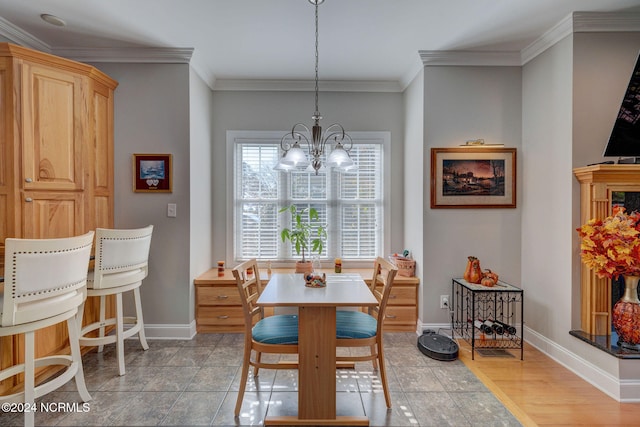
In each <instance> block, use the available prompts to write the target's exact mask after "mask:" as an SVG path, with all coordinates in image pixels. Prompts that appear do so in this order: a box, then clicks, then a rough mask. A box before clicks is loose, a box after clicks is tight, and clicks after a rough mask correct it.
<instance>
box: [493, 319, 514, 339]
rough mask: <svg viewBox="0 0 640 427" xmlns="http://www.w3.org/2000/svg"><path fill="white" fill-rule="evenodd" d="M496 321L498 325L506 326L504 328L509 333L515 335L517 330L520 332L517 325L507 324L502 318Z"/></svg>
mask: <svg viewBox="0 0 640 427" xmlns="http://www.w3.org/2000/svg"><path fill="white" fill-rule="evenodd" d="M495 323H497V324H498V325H500V326H502V327H503V328H504V330H505V331H506V332H507V333H508V334H509V335H515V334H516V332H518V331H517V330H516V328H515V326H511V325H509V324H506V323H504V322H501V321H500V320H496V321H495Z"/></svg>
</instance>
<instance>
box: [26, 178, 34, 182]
mask: <svg viewBox="0 0 640 427" xmlns="http://www.w3.org/2000/svg"><path fill="white" fill-rule="evenodd" d="M24 182H33V179H31V178H25V179H24Z"/></svg>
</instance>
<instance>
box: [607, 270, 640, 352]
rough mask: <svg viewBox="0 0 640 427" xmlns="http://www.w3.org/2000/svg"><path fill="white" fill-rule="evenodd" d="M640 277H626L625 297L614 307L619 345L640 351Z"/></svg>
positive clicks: (614, 322)
mask: <svg viewBox="0 0 640 427" xmlns="http://www.w3.org/2000/svg"><path fill="white" fill-rule="evenodd" d="M638 281H640V276H624V295H622V298H620V300H619V301H618V302H616V304H615V305H614V306H613V312H612V318H613V328H614V329H615V331H616V332H617V333H618V345H619V346H620V347H622V348H624V349H627V350H635V351H640V300H638Z"/></svg>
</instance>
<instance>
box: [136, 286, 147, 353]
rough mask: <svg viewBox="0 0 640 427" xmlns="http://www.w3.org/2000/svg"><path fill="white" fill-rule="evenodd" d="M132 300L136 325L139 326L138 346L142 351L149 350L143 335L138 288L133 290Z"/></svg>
mask: <svg viewBox="0 0 640 427" xmlns="http://www.w3.org/2000/svg"><path fill="white" fill-rule="evenodd" d="M133 299H134V300H135V303H136V324H138V325H140V331H138V338H140V344H141V345H142V349H143V350H148V349H149V344H147V337H146V336H145V334H144V320H143V318H142V302H141V301H142V300H141V298H140V288H135V289H134V290H133Z"/></svg>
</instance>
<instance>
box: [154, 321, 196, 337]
mask: <svg viewBox="0 0 640 427" xmlns="http://www.w3.org/2000/svg"><path fill="white" fill-rule="evenodd" d="M144 333H145V335H146V337H147V338H149V339H154V340H190V339H193V337H195V336H196V321H195V320H193V321H192V322H191V323H190V324H186V325H183V324H147V323H145V325H144Z"/></svg>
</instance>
